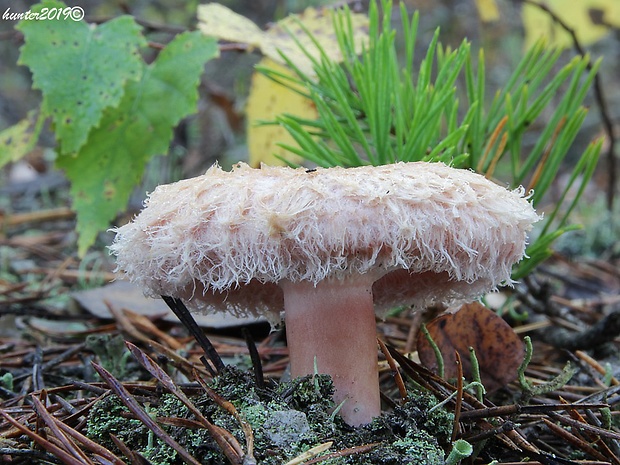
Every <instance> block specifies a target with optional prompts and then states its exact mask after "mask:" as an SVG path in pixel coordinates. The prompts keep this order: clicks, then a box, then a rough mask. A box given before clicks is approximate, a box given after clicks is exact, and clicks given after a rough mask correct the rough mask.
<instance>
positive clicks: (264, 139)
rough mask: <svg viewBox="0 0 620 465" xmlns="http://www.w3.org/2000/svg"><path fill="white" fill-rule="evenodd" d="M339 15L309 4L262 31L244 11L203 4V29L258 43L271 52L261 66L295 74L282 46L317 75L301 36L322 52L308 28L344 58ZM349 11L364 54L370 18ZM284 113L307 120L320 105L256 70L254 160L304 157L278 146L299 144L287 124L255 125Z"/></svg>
mask: <svg viewBox="0 0 620 465" xmlns="http://www.w3.org/2000/svg"><path fill="white" fill-rule="evenodd" d="M334 14H335V13H334V10H332V9H330V8H322V9H314V8H308V9H306V10H305V11H304V12H303V13H301V14H299V15H291V16H288V17H286V18H284V19H282V20H280V21H278V22H277V23H276V24H275V25H274V26H273V27H271V28H270V29H269V30H267V31H262V30H261V29H260V28H259V27H258V26H257V25H256V24H254V23H253V22H252V21H250V20H249V19H247V18H245V17H244V16H241V15H239V14H237V13H235V12H233V11H232V10H230V9H228V8H226V7H224V6H222V5H219V4H217V3H209V4H206V5H200V6H199V7H198V28H199V29H200V31H202V33H203V34H206V35H209V36H214V37H217V38H220V39H223V40H228V41H231V42H238V43H242V44H246V45H249V46H250V47H256V48H259V49H260V51H261V52H262V54H263V55H264V56H265V57H266V58H264V59H263V61H261V63H260V65H262V66H267V67H269V68H272V69H276V70H278V71H280V72H282V73H287V74H292V73H291V71H290V70H289V69H288V68H287V67H284V66H283V65H284V63H285V62H284V60H283V59H282V57H281V56H280V54H279V53H278V51H281V52H283V53H285V54H286V56H287V58H289V59H290V60H291V61H292V62H293V63H294V64H295V66H297V67H298V68H299V69H300V70H301V71H302V72H304V73H305V74H307V75H309V76H313V75H314V70H313V67H312V60H311V59H309V58H308V57H307V56H306V55H305V54H304V53H303V52H302V51H301V49H300V48H299V45H298V44H297V43H296V41H298V42H299V43H301V44H302V46H303V47H304V48H305V49H306V50H307V51H308V52H309V53H310V54H312V56H313V57H315V58H318V57H319V56H320V54H319V50H318V49H317V47H316V45H315V44H314V42H313V41H312V40H311V39H310V38H309V37H308V34H307V33H306V31H305V30H304V28H305V29H306V30H308V31H309V32H310V33H311V34H312V35H313V37H314V39H316V41H317V42H318V43H319V44H320V47H321V48H322V49H323V50H324V52H325V54H326V55H327V56H328V57H329V58H331V59H333V60H335V61H341V60H342V56H341V54H340V48H339V46H338V40H337V38H336V34H335V32H334V23H333V21H334ZM350 16H351V26H352V28H353V31H354V44H355V50H356V51H357V52H358V53H360V52H361V51H362V46H363V44H364V42H365V41H367V39H368V27H369V20H368V17H367V16H366V15H363V14H358V13H351V15H350ZM300 23H301V24H303V26H301V25H300ZM293 37H294V38H293ZM283 113H289V114H294V115H297V116H301V117H303V118H307V119H315V118H317V116H318V115H317V111H316V108H315V107H314V105H313V104H312V102H311V101H310V100H309V99H306V98H304V97H302V96H301V95H299V94H297V93H296V92H294V91H292V90H290V89H287V88H286V87H284V86H282V85H280V84H277V83H275V82H273V81H272V80H270V79H268V78H266V77H264V76H263V75H261V74H259V73H254V75H253V77H252V87H251V90H250V95H249V97H248V103H247V108H246V115H247V120H248V126H247V140H248V147H249V152H250V159H249V163H250V165H252V166H259V165H260V164H261V163H266V164H269V165H282V164H284V163H283V162H282V160H280V159H279V158H277V157H276V155H279V156H281V157H284V158H286V159H287V160H289V161H290V162H292V163H301V162H302V160H301V159H300V158H299V157H297V156H295V155H294V154H291V153H290V152H288V151H286V150H284V149H283V148H281V147H278V146H277V145H276V144H277V143H282V144H286V145H292V146H297V144H296V142H295V140H294V139H293V137H292V136H291V135H290V134H289V133H288V132H287V131H286V130H285V129H284V128H283V127H281V126H277V125H270V126H257V125H256V122H257V121H272V120H274V119H275V118H276V117H277V116H279V115H281V114H283Z"/></svg>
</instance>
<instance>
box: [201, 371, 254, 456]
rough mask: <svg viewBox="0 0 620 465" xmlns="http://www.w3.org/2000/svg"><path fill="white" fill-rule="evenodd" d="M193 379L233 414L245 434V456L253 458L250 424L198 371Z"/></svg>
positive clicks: (252, 434)
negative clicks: (208, 384)
mask: <svg viewBox="0 0 620 465" xmlns="http://www.w3.org/2000/svg"><path fill="white" fill-rule="evenodd" d="M194 379H196V380H197V381H198V382H199V383H200V385H201V386H202V388H203V389H204V390H205V392H206V393H207V394H208V395H209V397H210V398H211V399H212V400H213V401H214V402H215V403H216V404H218V405H219V406H220V407H221V408H223V409H224V410H226V411H227V412H228V413H230V414H231V415H232V416H234V417H235V419H236V420H237V421H238V422H239V425H240V426H241V429H242V430H243V434H244V435H245V441H246V448H247V451H248V452H247V457H248V458H250V459H253V458H254V432H253V431H252V427H251V426H250V424H249V423H248V422H247V421H245V419H243V418H242V417H241V415H239V412H238V411H237V409H236V408H235V406H234V405H233V404H232V402H229V401H227V400H226V399H224V398H223V397H222V396H220V395H218V394H217V393H216V392H215V391H213V389H211V388H210V387H209V386H207V384H206V383H205V382H204V380H203V379H202V378H201V377H200V376H199V375H198V372H195V373H194ZM233 439H234V437H233ZM235 443H236V444H239V443H238V442H237V441H236V440H235Z"/></svg>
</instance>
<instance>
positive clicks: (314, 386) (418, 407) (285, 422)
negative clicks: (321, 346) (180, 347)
mask: <svg viewBox="0 0 620 465" xmlns="http://www.w3.org/2000/svg"><path fill="white" fill-rule="evenodd" d="M210 387H211V388H212V389H213V390H214V391H215V392H217V393H218V394H219V395H220V396H222V397H223V398H224V399H226V400H228V401H230V402H232V403H233V405H235V408H236V409H237V411H238V412H239V414H240V415H241V416H242V417H243V418H244V419H245V421H247V422H248V423H249V424H250V426H251V428H252V431H253V433H254V456H255V458H256V461H257V463H260V464H261V465H281V464H282V463H286V462H287V461H289V460H291V459H293V458H295V457H297V456H298V455H299V454H301V453H302V452H304V451H306V450H308V449H310V448H311V447H314V446H316V445H318V444H321V443H324V442H327V441H333V442H334V444H333V446H332V448H331V449H330V451H337V450H341V449H345V448H350V447H355V446H359V445H364V444H369V443H377V442H379V443H380V444H379V445H378V446H377V447H375V448H374V449H372V450H371V451H370V452H368V453H365V454H360V455H351V456H348V457H341V458H337V459H330V460H327V461H325V462H324V463H325V464H326V465H330V464H331V465H336V464H337V465H371V464H372V465H377V464H379V465H392V464H393V465H396V464H401V463H413V464H416V463H420V464H422V463H424V464H431V465H432V464H442V463H443V456H444V452H443V448H442V447H441V445H442V444H443V445H446V444H447V443H448V438H449V435H450V433H451V428H452V416H451V415H450V414H448V413H445V411H444V410H443V409H440V408H439V409H435V410H431V408H432V407H433V406H434V405H435V404H436V402H435V400H434V398H433V397H432V396H429V395H427V394H423V393H421V394H416V395H415V396H412V398H411V400H410V401H408V402H407V403H405V404H404V405H402V406H399V407H397V408H395V409H394V410H393V411H392V412H389V413H386V414H385V415H383V416H382V417H380V418H376V419H375V420H374V421H373V422H372V423H371V424H369V425H364V426H362V427H359V428H353V427H351V426H349V425H347V424H345V423H344V422H343V421H342V420H341V419H340V417H338V416H334V415H333V414H332V410H333V407H334V405H333V402H332V400H331V395H332V394H333V385H332V382H331V379H330V378H329V376H326V375H318V376H308V377H304V378H300V379H297V380H294V381H293V382H289V383H280V384H278V385H276V384H275V383H274V385H272V386H270V387H269V388H266V389H259V388H258V387H257V386H256V385H255V383H254V380H253V378H252V377H251V375H250V374H249V373H247V372H242V371H240V370H238V369H235V368H232V367H230V368H227V369H226V370H225V371H224V372H223V373H222V374H221V375H220V376H219V377H218V378H217V379H215V380H213V381H212V382H211V383H210ZM192 401H193V402H194V404H195V405H196V406H198V407H199V408H200V409H201V411H202V412H203V415H205V417H207V418H208V419H209V420H210V421H211V422H212V423H214V424H216V425H218V426H221V427H222V428H224V429H226V430H227V431H229V432H230V433H231V434H232V435H234V436H235V437H236V438H237V441H238V442H239V444H241V446H242V447H243V448H244V449H245V444H246V440H245V437H244V434H243V431H242V429H241V427H240V425H239V422H238V421H237V420H236V419H235V418H234V417H233V416H232V415H231V414H230V413H228V412H226V411H225V410H223V409H222V408H221V407H219V406H218V405H216V404H215V403H214V402H213V401H212V400H211V399H210V398H209V397H208V396H206V395H202V396H200V397H195V398H193V399H192ZM148 411H149V413H150V414H151V415H153V416H159V417H172V418H174V417H180V418H193V416H192V415H191V414H190V412H189V411H188V409H187V408H186V407H185V406H184V405H183V404H182V403H181V402H180V401H179V400H178V399H176V397H174V396H172V395H169V394H164V395H162V396H160V397H159V398H156V399H153V401H152V402H151V403H150V405H149V409H148ZM127 413H128V412H127V410H126V409H125V407H124V406H122V404H121V403H120V401H119V400H118V399H117V398H116V397H114V396H110V397H107V398H105V399H103V400H102V401H100V402H99V403H98V404H97V405H96V406H95V407H94V408H93V410H92V411H91V415H90V418H89V422H88V432H89V436H90V437H91V438H93V439H95V440H97V441H98V442H100V443H101V444H103V445H105V446H106V447H109V448H111V449H112V450H115V451H117V449H116V447H115V446H114V444H113V443H112V441H111V440H110V438H109V434H110V433H113V434H115V435H117V436H118V437H119V438H120V439H122V440H123V441H124V442H125V443H126V444H127V445H128V446H129V447H130V448H131V449H132V450H135V451H138V452H140V453H141V454H142V455H144V456H145V457H146V458H147V459H148V460H149V461H150V462H151V463H153V464H156V465H176V464H177V463H181V462H180V460H179V458H178V457H177V456H176V453H175V452H174V451H173V450H172V449H170V448H169V447H168V446H166V445H164V444H162V443H161V442H160V441H159V440H157V439H156V438H154V437H153V435H152V433H151V434H150V436H149V431H148V430H147V429H146V428H145V427H144V426H142V424H141V423H140V422H139V421H138V420H132V419H130V418H127ZM162 427H163V428H164V429H165V430H166V431H167V432H168V434H170V435H171V436H172V437H173V438H174V439H175V440H176V441H177V442H178V443H179V444H181V445H182V446H183V447H185V448H186V449H187V450H188V451H189V452H190V454H192V455H193V456H194V457H195V458H196V459H197V460H199V461H200V462H201V463H204V464H213V465H220V464H221V465H225V464H227V463H228V460H227V459H226V458H225V457H224V456H223V454H221V453H220V452H219V449H218V446H217V444H216V443H215V441H214V439H213V438H212V437H211V436H210V435H209V433H208V431H207V430H206V429H188V428H181V427H172V426H169V425H164V426H162ZM117 452H118V451H117Z"/></svg>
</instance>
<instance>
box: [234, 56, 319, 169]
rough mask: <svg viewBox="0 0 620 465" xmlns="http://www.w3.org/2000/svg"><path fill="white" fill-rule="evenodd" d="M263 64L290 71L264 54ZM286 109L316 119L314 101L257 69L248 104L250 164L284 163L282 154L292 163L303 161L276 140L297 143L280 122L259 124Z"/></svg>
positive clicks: (288, 72) (284, 142)
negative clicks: (278, 144) (258, 71)
mask: <svg viewBox="0 0 620 465" xmlns="http://www.w3.org/2000/svg"><path fill="white" fill-rule="evenodd" d="M259 65H260V66H265V67H269V68H271V69H273V70H275V71H278V72H281V73H287V74H292V73H291V71H290V70H289V69H288V68H286V67H285V66H282V65H280V64H278V63H276V62H274V61H273V60H271V59H270V58H263V59H262V61H261V62H260V63H259ZM283 113H290V114H294V115H297V116H301V117H303V118H308V119H316V117H317V111H316V108H315V107H314V105H313V104H312V101H311V100H310V99H307V98H305V97H303V96H301V95H299V94H298V93H296V92H294V91H293V90H291V89H288V88H286V87H284V86H282V85H281V84H278V83H277V82H274V81H272V80H271V79H269V78H267V77H265V76H263V75H262V74H260V73H254V75H253V77H252V87H251V89H250V95H249V96H248V102H247V107H246V116H247V121H248V127H247V140H248V147H249V152H250V158H249V164H250V165H251V166H254V167H258V166H260V164H261V163H265V164H267V165H283V164H285V163H284V162H283V161H282V160H280V159H278V158H277V157H276V155H280V156H281V157H284V158H285V159H287V160H289V161H290V162H292V163H297V164H299V163H301V162H302V159H301V158H300V157H298V156H296V155H294V154H292V153H290V152H288V151H287V150H284V149H283V148H281V147H278V146H277V145H276V144H277V143H283V144H287V145H292V146H297V143H296V142H295V140H294V139H293V137H292V136H291V135H290V134H289V133H288V132H287V131H286V129H284V128H283V127H282V126H279V125H269V126H257V125H256V123H257V122H258V121H271V120H273V119H275V117H276V116H278V115H281V114H283Z"/></svg>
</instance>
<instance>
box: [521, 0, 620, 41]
mask: <svg viewBox="0 0 620 465" xmlns="http://www.w3.org/2000/svg"><path fill="white" fill-rule="evenodd" d="M541 3H542V2H541ZM544 4H545V5H546V6H547V7H548V8H549V9H550V10H551V11H552V12H553V13H554V14H555V15H557V17H558V18H560V20H561V21H563V22H564V23H565V24H566V25H567V26H568V27H570V28H571V29H573V30H574V31H575V34H576V35H577V39H578V40H579V42H580V43H581V44H582V45H588V44H591V43H593V42H596V41H597V40H599V39H601V38H602V37H603V36H605V35H606V34H608V33H609V32H610V30H611V28H612V27H620V2H619V1H618V0H545V1H544ZM523 25H524V26H525V46H526V48H529V47H531V46H532V45H533V44H534V43H535V42H536V41H537V40H538V39H540V38H541V37H545V38H546V40H547V43H548V44H549V45H551V46H554V47H560V48H568V47H572V45H573V41H572V38H571V36H570V34H569V33H568V32H566V30H565V29H564V28H562V27H561V26H560V25H559V24H558V23H557V22H556V21H554V20H553V18H552V17H551V16H550V15H549V14H548V13H547V12H545V11H543V10H542V9H540V8H538V7H537V6H535V5H531V4H529V3H526V4H525V5H523Z"/></svg>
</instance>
